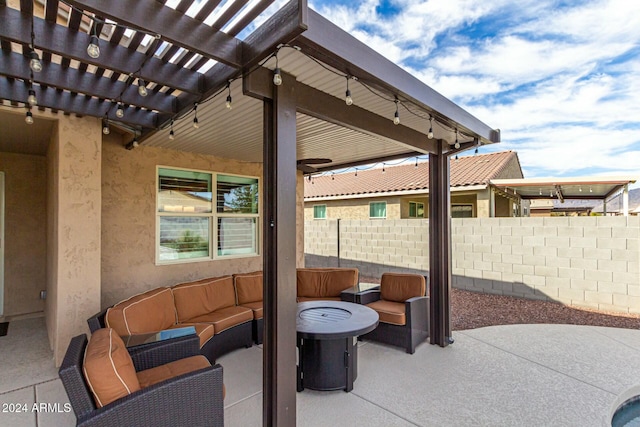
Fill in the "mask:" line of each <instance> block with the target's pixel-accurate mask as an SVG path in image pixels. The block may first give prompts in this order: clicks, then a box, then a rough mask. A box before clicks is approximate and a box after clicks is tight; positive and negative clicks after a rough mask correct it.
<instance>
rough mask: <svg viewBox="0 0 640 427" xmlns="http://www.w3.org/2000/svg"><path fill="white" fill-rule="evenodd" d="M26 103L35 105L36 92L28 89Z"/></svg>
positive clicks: (36, 101)
mask: <svg viewBox="0 0 640 427" xmlns="http://www.w3.org/2000/svg"><path fill="white" fill-rule="evenodd" d="M27 102H28V103H29V104H31V105H37V104H38V100H37V99H36V91H35V90H33V89H29V97H28V98H27Z"/></svg>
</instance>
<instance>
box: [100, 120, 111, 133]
mask: <svg viewBox="0 0 640 427" xmlns="http://www.w3.org/2000/svg"><path fill="white" fill-rule="evenodd" d="M102 133H103V134H105V135H109V134H110V133H111V129H109V120H106V121H105V122H104V124H103V126H102Z"/></svg>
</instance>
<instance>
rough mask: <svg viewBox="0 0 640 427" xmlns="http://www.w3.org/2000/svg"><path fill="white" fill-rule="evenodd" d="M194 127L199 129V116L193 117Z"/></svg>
mask: <svg viewBox="0 0 640 427" xmlns="http://www.w3.org/2000/svg"><path fill="white" fill-rule="evenodd" d="M193 127H194V128H196V129H198V128H199V127H200V125H199V124H198V118H197V117H194V118H193Z"/></svg>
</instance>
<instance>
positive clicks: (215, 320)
mask: <svg viewBox="0 0 640 427" xmlns="http://www.w3.org/2000/svg"><path fill="white" fill-rule="evenodd" d="M251 320H253V311H252V310H251V309H249V308H246V307H240V306H233V307H226V308H221V309H220V310H216V311H214V312H213V313H208V314H205V315H202V316H198V317H194V318H193V319H190V320H189V322H194V323H211V324H213V328H214V330H215V333H216V334H219V333H220V332H222V331H224V330H225V329H229V328H232V327H234V326H236V325H239V324H241V323H244V322H250V321H251Z"/></svg>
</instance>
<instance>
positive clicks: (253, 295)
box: [233, 271, 262, 305]
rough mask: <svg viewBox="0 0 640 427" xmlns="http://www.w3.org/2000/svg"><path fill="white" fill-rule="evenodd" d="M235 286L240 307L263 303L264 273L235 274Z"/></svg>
mask: <svg viewBox="0 0 640 427" xmlns="http://www.w3.org/2000/svg"><path fill="white" fill-rule="evenodd" d="M233 285H234V286H235V288H236V303H237V304H238V305H243V304H246V303H250V302H258V301H262V271H254V272H253V273H244V274H234V275H233Z"/></svg>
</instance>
